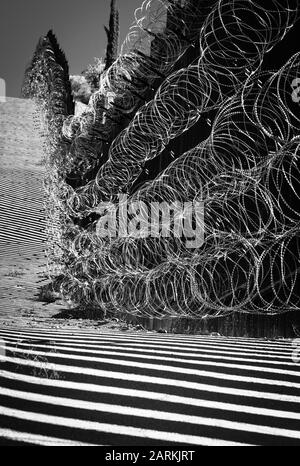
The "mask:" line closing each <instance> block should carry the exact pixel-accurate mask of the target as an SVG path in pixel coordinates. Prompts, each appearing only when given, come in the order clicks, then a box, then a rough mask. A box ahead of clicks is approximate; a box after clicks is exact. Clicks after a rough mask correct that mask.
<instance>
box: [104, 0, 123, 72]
mask: <svg viewBox="0 0 300 466" xmlns="http://www.w3.org/2000/svg"><path fill="white" fill-rule="evenodd" d="M104 29H105V32H106V34H107V49H106V58H105V69H106V70H107V69H108V68H109V67H110V66H111V65H112V64H113V62H114V61H115V60H116V58H117V56H118V47H119V12H118V10H117V8H116V0H111V4H110V18H109V28H107V27H106V26H104Z"/></svg>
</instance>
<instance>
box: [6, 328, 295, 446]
mask: <svg viewBox="0 0 300 466" xmlns="http://www.w3.org/2000/svg"><path fill="white" fill-rule="evenodd" d="M0 339H1V354H2V356H1V371H0V387H1V388H0V406H1V407H0V427H1V430H0V436H1V442H2V443H3V444H14V445H15V444H25V445H26V444H27V445H31V444H32V445H74V444H76V445H81V444H85V445H87V444H90V445H144V446H147V445H157V446H160V445H161V446H169V445H218V446H221V445H299V444H300V410H299V408H300V396H299V394H298V389H299V388H300V372H299V364H297V363H295V362H293V359H292V350H293V347H292V344H291V341H287V340H285V341H283V340H282V341H280V340H276V341H264V340H255V339H243V338H223V337H216V336H214V337H209V336H184V335H160V334H154V333H151V332H149V333H138V332H136V333H129V334H128V333H126V334H124V333H122V332H121V333H120V332H119V333H118V332H117V333H109V332H104V333H100V331H97V330H88V331H87V330H81V329H78V328H77V329H75V328H74V329H72V328H70V329H58V330H57V329H55V330H50V329H49V328H48V329H47V328H40V329H32V330H30V329H26V330H25V329H24V328H22V327H17V326H16V327H15V328H7V329H4V330H1V332H0Z"/></svg>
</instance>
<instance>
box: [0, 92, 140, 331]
mask: <svg viewBox="0 0 300 466" xmlns="http://www.w3.org/2000/svg"><path fill="white" fill-rule="evenodd" d="M0 128H1V131H0V166H1V171H2V183H1V184H0V198H1V204H0V325H1V327H8V326H15V325H22V326H25V327H45V326H47V327H49V328H50V327H51V328H64V327H68V328H70V327H75V328H93V329H99V331H100V330H105V331H109V330H111V331H113V330H115V329H116V328H117V329H122V330H124V331H126V330H130V329H131V330H132V329H133V327H132V326H128V325H127V324H124V323H122V322H120V321H118V320H117V319H116V320H115V321H114V322H111V321H110V322H108V321H107V322H104V321H101V320H99V321H97V320H89V319H79V318H74V314H73V313H72V309H71V308H70V306H69V305H68V303H65V302H62V301H56V302H55V303H45V302H41V301H39V298H38V295H39V287H40V286H41V285H44V284H46V283H47V280H45V279H46V278H47V267H46V258H45V254H44V249H45V243H44V241H45V239H46V238H45V235H44V232H43V229H44V226H45V219H44V212H43V196H44V193H43V186H42V182H43V177H44V168H43V164H42V158H43V141H42V139H41V137H40V136H39V132H40V130H39V128H38V126H37V118H36V115H35V111H34V105H33V103H32V102H30V101H26V100H22V99H14V98H8V99H7V101H6V102H5V103H0ZM136 330H138V329H136ZM141 330H142V329H141Z"/></svg>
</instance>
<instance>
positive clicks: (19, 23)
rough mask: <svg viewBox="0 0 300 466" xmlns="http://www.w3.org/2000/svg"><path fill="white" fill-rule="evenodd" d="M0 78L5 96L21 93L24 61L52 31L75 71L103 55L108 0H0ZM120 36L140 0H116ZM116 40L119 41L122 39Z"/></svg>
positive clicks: (122, 37) (25, 62)
mask: <svg viewBox="0 0 300 466" xmlns="http://www.w3.org/2000/svg"><path fill="white" fill-rule="evenodd" d="M0 1H1V6H0V78H4V79H5V81H6V86H7V89H6V94H7V96H8V97H20V87H21V84H22V80H23V74H24V70H25V67H26V64H27V63H28V62H29V61H30V59H31V57H32V54H33V51H34V49H35V46H36V44H37V42H38V39H39V37H40V36H41V35H44V34H46V33H47V31H48V30H49V29H51V28H52V29H53V30H54V33H55V34H56V35H57V38H58V41H59V43H60V45H61V47H62V49H63V50H64V51H65V53H66V56H67V58H68V60H69V64H70V71H71V74H79V73H80V72H81V71H82V70H83V69H84V68H85V67H86V66H87V65H88V64H89V63H91V62H92V61H93V58H94V57H102V56H103V57H104V56H105V49H106V34H105V31H104V28H103V25H104V24H105V25H108V21H109V11H110V0H0ZM117 4H118V9H119V12H120V35H121V37H120V39H121V42H122V41H123V39H124V38H125V37H126V34H127V32H128V28H129V26H130V25H131V23H132V21H133V19H134V10H135V9H136V8H137V7H139V6H140V5H141V4H142V0H118V2H117ZM121 42H120V43H121Z"/></svg>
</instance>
